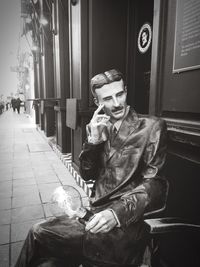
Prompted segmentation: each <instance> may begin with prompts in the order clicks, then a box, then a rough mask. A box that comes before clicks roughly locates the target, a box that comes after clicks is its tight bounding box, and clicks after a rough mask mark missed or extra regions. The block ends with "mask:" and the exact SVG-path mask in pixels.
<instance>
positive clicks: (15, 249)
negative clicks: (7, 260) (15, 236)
mask: <svg viewBox="0 0 200 267" xmlns="http://www.w3.org/2000/svg"><path fill="white" fill-rule="evenodd" d="M23 244H24V242H23V241H20V242H16V243H12V244H11V267H14V266H15V263H16V262H17V258H18V256H19V254H20V251H21V249H22V246H23Z"/></svg>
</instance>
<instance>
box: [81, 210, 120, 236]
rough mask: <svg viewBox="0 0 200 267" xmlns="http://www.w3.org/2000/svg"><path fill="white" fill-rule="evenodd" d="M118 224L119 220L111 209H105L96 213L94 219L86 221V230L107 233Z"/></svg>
mask: <svg viewBox="0 0 200 267" xmlns="http://www.w3.org/2000/svg"><path fill="white" fill-rule="evenodd" d="M116 225H117V221H116V219H115V216H114V215H113V212H112V211H111V210H103V211H101V212H98V213H96V214H95V215H94V216H93V217H92V219H91V220H90V221H89V222H87V223H86V227H85V230H86V231H90V232H91V233H94V234H96V233H107V232H109V231H110V230H112V229H113V228H114V227H115V226H116Z"/></svg>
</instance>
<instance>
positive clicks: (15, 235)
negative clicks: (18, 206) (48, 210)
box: [11, 219, 43, 242]
mask: <svg viewBox="0 0 200 267" xmlns="http://www.w3.org/2000/svg"><path fill="white" fill-rule="evenodd" d="M40 221H43V219H39V220H30V221H27V222H20V223H14V224H11V242H17V241H23V240H25V238H26V236H27V234H28V231H29V229H30V228H31V227H32V226H33V225H34V224H35V223H38V222H40Z"/></svg>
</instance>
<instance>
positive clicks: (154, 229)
mask: <svg viewBox="0 0 200 267" xmlns="http://www.w3.org/2000/svg"><path fill="white" fill-rule="evenodd" d="M144 222H145V225H146V227H147V230H148V232H149V233H150V234H163V233H169V232H180V231H187V230H189V231H200V224H196V223H193V222H189V221H188V220H185V219H182V218H174V217H168V218H158V219H146V220H144Z"/></svg>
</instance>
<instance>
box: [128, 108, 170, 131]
mask: <svg viewBox="0 0 200 267" xmlns="http://www.w3.org/2000/svg"><path fill="white" fill-rule="evenodd" d="M129 114H130V115H131V117H132V118H133V120H138V123H139V125H140V126H144V125H145V126H146V127H150V128H151V127H161V128H163V127H164V128H166V122H165V120H164V119H163V118H161V117H157V116H154V115H149V114H140V113H136V112H135V110H134V109H132V108H131V109H130V111H129Z"/></svg>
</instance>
